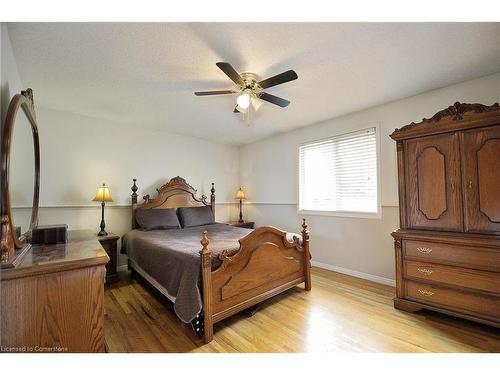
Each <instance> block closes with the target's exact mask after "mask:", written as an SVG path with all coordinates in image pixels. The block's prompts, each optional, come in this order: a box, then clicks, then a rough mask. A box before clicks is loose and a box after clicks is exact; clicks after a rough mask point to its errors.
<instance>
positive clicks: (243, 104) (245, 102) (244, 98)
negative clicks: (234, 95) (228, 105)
mask: <svg viewBox="0 0 500 375" xmlns="http://www.w3.org/2000/svg"><path fill="white" fill-rule="evenodd" d="M249 91H250V90H245V91H243V94H241V95H240V96H238V99H236V103H238V107H240V108H244V109H246V108H248V107H249V106H250V93H249Z"/></svg>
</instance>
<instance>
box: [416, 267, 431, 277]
mask: <svg viewBox="0 0 500 375" xmlns="http://www.w3.org/2000/svg"><path fill="white" fill-rule="evenodd" d="M417 270H418V272H422V273H425V274H426V275H427V276H429V275H432V273H433V272H434V271H433V270H430V269H428V268H417Z"/></svg>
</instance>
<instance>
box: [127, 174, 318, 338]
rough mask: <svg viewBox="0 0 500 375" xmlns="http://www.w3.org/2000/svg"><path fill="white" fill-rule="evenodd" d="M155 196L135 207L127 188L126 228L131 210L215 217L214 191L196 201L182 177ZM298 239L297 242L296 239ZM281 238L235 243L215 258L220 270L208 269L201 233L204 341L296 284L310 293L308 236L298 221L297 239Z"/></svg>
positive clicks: (255, 234) (276, 234)
mask: <svg viewBox="0 0 500 375" xmlns="http://www.w3.org/2000/svg"><path fill="white" fill-rule="evenodd" d="M157 191H158V196H157V197H156V198H155V199H151V198H150V197H149V195H146V196H145V197H144V203H142V204H140V205H138V204H137V185H136V179H134V184H133V186H132V211H133V215H132V226H133V228H135V227H136V226H137V223H136V221H135V210H136V209H137V208H173V207H175V208H178V207H190V206H203V205H205V206H211V207H212V213H213V214H214V218H215V188H214V184H213V183H212V189H211V193H212V194H211V196H210V202H207V200H206V197H204V196H202V197H201V198H200V199H199V198H197V197H196V190H195V189H194V188H193V187H192V186H191V185H189V184H188V183H187V182H186V181H185V180H184V179H183V178H182V177H179V176H177V177H174V178H172V179H171V180H170V181H169V182H168V183H167V184H165V185H163V186H162V187H161V188H159V189H157ZM300 237H301V238H300ZM300 237H299V236H295V235H294V236H293V237H291V238H287V232H284V231H281V230H280V229H277V228H275V227H271V226H263V227H259V228H257V229H255V230H253V231H252V232H251V233H250V234H248V235H247V236H245V237H243V238H242V239H240V240H239V242H240V248H239V250H238V251H237V252H236V253H234V254H233V255H228V253H227V251H224V252H222V253H221V254H220V255H219V259H220V260H221V264H220V266H219V267H218V268H217V269H215V270H212V252H211V250H210V238H209V234H208V232H207V231H204V232H203V236H202V239H201V241H200V243H201V247H202V249H201V251H200V260H201V269H200V273H201V287H202V288H201V293H202V301H203V319H204V339H205V342H206V343H208V342H210V341H212V339H213V325H214V323H216V322H218V321H221V320H222V319H225V318H227V317H229V316H231V315H233V314H236V313H238V312H240V311H243V310H245V309H247V308H249V307H251V306H254V305H256V304H258V303H259V302H262V301H264V300H266V299H268V298H271V297H273V296H275V295H277V294H279V293H281V292H283V291H285V290H287V289H290V288H292V287H294V286H296V285H297V284H300V283H304V285H305V290H307V291H309V290H311V260H310V252H309V231H308V229H307V224H306V220H305V219H303V222H302V231H301V236H300Z"/></svg>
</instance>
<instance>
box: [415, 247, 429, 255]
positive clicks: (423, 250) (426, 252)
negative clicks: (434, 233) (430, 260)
mask: <svg viewBox="0 0 500 375" xmlns="http://www.w3.org/2000/svg"><path fill="white" fill-rule="evenodd" d="M417 251H418V252H420V253H422V254H430V253H432V249H431V248H430V247H417Z"/></svg>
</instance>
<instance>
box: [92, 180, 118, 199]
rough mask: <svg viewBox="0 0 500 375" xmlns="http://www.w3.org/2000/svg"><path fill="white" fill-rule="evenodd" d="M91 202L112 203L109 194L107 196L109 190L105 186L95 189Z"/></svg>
mask: <svg viewBox="0 0 500 375" xmlns="http://www.w3.org/2000/svg"><path fill="white" fill-rule="evenodd" d="M92 200H93V201H94V202H113V199H112V198H111V194H109V188H108V187H107V186H106V184H102V186H101V187H100V188H99V189H97V193H96V195H95V198H94V199H92Z"/></svg>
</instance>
